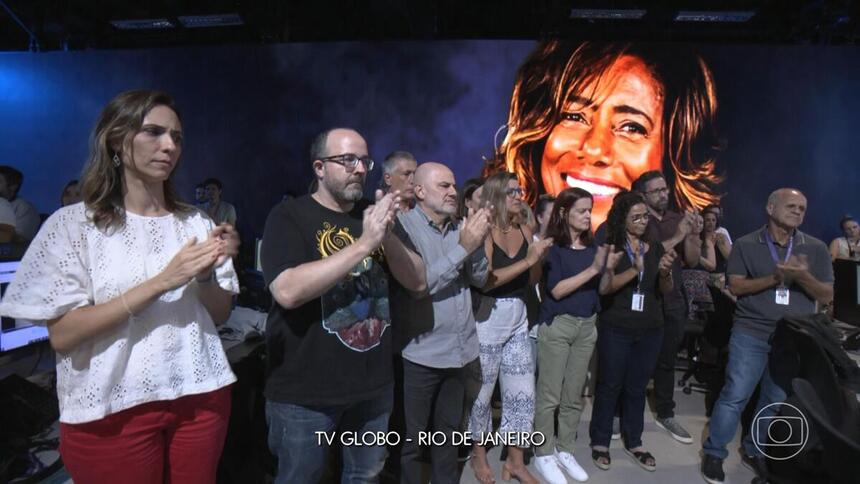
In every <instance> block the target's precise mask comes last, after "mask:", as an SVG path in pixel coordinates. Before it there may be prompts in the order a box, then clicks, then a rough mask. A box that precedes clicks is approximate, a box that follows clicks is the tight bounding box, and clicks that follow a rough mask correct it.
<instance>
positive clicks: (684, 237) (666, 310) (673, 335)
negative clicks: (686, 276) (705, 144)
mask: <svg viewBox="0 0 860 484" xmlns="http://www.w3.org/2000/svg"><path fill="white" fill-rule="evenodd" d="M633 190H634V191H637V192H639V193H641V194H642V196H643V197H644V198H645V205H646V206H647V207H648V214H647V215H648V226H647V227H646V229H645V240H649V241H653V242H662V244H663V248H664V249H665V250H666V251H667V252H668V251H669V250H675V252H677V253H678V254H679V256H680V257H677V258H676V259H675V262H674V263H673V264H672V280H674V281H678V282H676V284H675V285H674V286H673V288H672V291H671V292H670V293H668V294H665V295H664V297H663V318H664V326H663V328H664V329H663V345H662V347H661V349H660V356H659V358H658V360H657V368H656V369H655V370H654V400H655V404H656V405H655V407H656V408H655V410H656V413H657V415H656V418H655V422H656V423H657V426H658V427H660V428H662V429H663V430H665V431H667V432H668V433H669V435H671V436H672V438H674V439H675V440H677V441H678V442H681V443H684V444H692V443H693V437H692V436H691V435H690V433H689V432H687V430H686V429H684V427H683V426H682V425H681V423H680V422H678V421H677V420H676V419H675V397H674V394H675V359H676V356H677V354H678V346H679V345H680V344H681V338H682V337H683V334H684V324H685V322H686V320H687V307H686V302H685V301H684V295H683V293H682V292H681V287H682V285H681V284H680V281H681V261H682V260H683V261H684V263H685V264H686V266H687V267H696V266H697V265H698V264H699V256H700V255H701V247H702V240H701V238H700V236H699V234H700V233H701V231H702V224H701V223H700V219H701V217H700V216H699V214H697V213H694V212H686V213H683V214H682V213H679V212H676V211H674V210H670V209H669V188H668V186H667V185H666V179H665V178H664V177H663V174H662V173H660V172H659V171H657V170H652V171H646V172H645V173H643V174H642V175H641V176H639V178H637V179H636V181H635V182H633Z"/></svg>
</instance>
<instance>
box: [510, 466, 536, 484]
mask: <svg viewBox="0 0 860 484" xmlns="http://www.w3.org/2000/svg"><path fill="white" fill-rule="evenodd" d="M511 477H515V478H516V479H517V480H518V481H520V484H540V482H539V481H538V480H537V479H535V477H534V476H533V475H531V473H529V470H528V468H527V467H526V466H525V465H523V464H520V465H519V466H514V465H513V464H511V463H510V462H505V463H504V465H502V479H503V480H505V481H510V480H511Z"/></svg>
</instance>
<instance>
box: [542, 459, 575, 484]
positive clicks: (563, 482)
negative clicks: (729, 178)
mask: <svg viewBox="0 0 860 484" xmlns="http://www.w3.org/2000/svg"><path fill="white" fill-rule="evenodd" d="M535 469H537V471H538V473H539V474H540V475H541V476H542V477H543V478H544V480H545V481H546V482H548V483H549V484H567V478H566V477H564V473H563V472H561V469H559V468H558V461H557V460H556V459H555V456H554V455H541V456H537V457H535Z"/></svg>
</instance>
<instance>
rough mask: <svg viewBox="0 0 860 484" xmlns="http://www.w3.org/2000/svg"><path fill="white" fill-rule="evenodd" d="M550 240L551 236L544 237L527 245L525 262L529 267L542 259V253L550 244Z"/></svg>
mask: <svg viewBox="0 0 860 484" xmlns="http://www.w3.org/2000/svg"><path fill="white" fill-rule="evenodd" d="M552 242H553V239H552V237H547V238H545V239H541V240H537V241H535V242H532V243H531V244H530V245H529V250H528V253H526V262H528V263H529V267H531V266H533V265H535V264H537V263H538V262H540V261H541V259H543V257H544V255H546V251H547V249H549V248H550V246H552Z"/></svg>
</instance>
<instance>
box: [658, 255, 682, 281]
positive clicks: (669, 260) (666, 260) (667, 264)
mask: <svg viewBox="0 0 860 484" xmlns="http://www.w3.org/2000/svg"><path fill="white" fill-rule="evenodd" d="M677 257H678V253H677V252H675V251H674V250H669V251H668V252H666V253H665V254H663V257H661V258H660V264H658V266H657V270H658V271H660V276H661V277H666V276H668V275H669V274H671V273H672V264H674V263H675V259H676V258H677Z"/></svg>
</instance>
